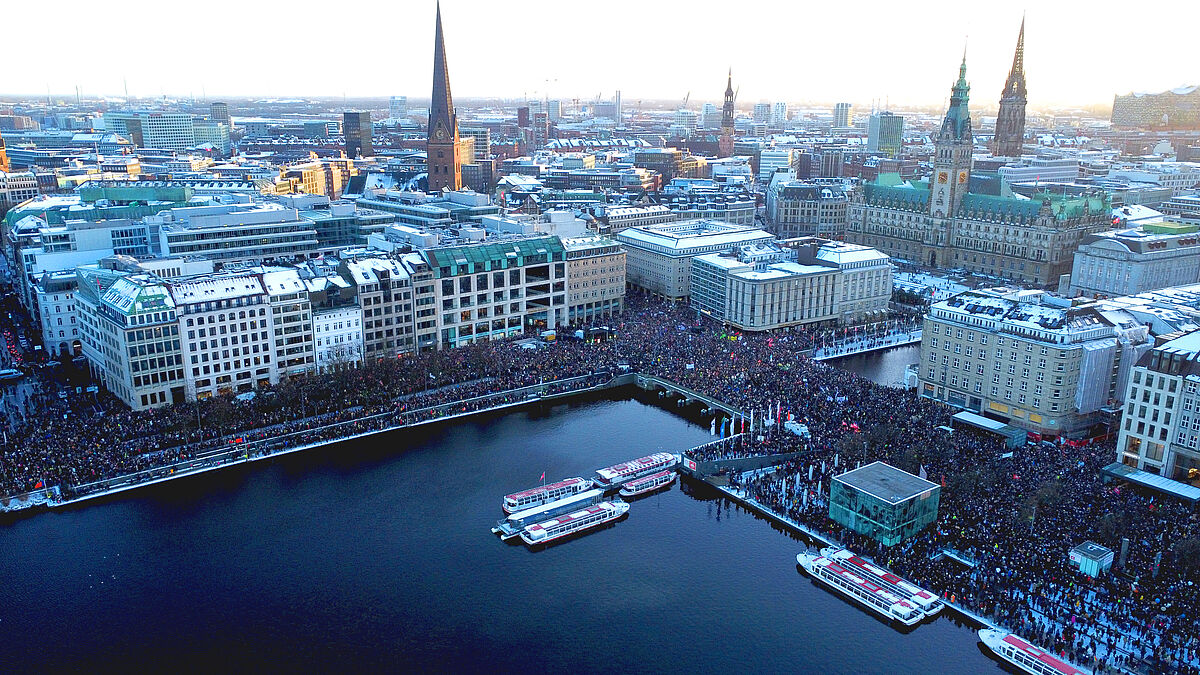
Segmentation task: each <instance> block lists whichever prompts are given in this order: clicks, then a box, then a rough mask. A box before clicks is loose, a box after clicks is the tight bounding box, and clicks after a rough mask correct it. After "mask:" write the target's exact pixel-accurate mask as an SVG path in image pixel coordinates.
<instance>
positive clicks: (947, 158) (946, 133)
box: [929, 53, 974, 218]
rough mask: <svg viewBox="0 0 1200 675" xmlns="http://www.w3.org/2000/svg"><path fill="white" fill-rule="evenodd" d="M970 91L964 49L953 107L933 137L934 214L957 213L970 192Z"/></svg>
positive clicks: (953, 92)
mask: <svg viewBox="0 0 1200 675" xmlns="http://www.w3.org/2000/svg"><path fill="white" fill-rule="evenodd" d="M970 92H971V86H970V85H969V84H967V56H966V54H965V53H964V54H963V61H962V65H961V66H959V68H958V81H957V82H955V83H954V87H953V88H952V89H951V91H950V108H949V109H948V110H946V117H945V119H943V120H942V127H941V129H939V130H938V133H937V136H935V137H934V141H933V145H934V151H933V178H931V179H930V183H931V184H932V185H933V187H932V188H931V189H932V190H933V192H932V194H931V195H930V199H929V213H930V215H932V216H933V217H935V218H942V217H945V216H949V215H953V214H955V213H958V205H959V204H961V203H962V199H963V197H964V196H965V195H966V194H967V185H968V183H969V182H970V177H971V151H972V149H973V148H974V141H973V137H972V135H971V111H970V109H969V108H968V107H967V102H968V97H969V96H970ZM934 179H936V182H935V180H934Z"/></svg>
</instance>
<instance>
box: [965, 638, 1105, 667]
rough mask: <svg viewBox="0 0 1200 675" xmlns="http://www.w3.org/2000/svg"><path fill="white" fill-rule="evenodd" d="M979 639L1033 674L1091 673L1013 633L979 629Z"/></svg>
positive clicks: (1002, 656) (1006, 659) (993, 650)
mask: <svg viewBox="0 0 1200 675" xmlns="http://www.w3.org/2000/svg"><path fill="white" fill-rule="evenodd" d="M979 639H980V640H982V641H983V644H985V645H987V648H988V649H990V650H992V653H993V654H995V655H996V656H998V657H1000V658H1001V659H1003V660H1004V661H1006V662H1008V663H1011V664H1012V665H1013V666H1016V667H1017V668H1020V669H1021V670H1023V671H1025V672H1027V673H1033V675H1092V671H1091V670H1089V669H1087V668H1080V667H1079V666H1077V665H1075V664H1073V663H1070V662H1068V661H1064V660H1062V659H1060V658H1059V657H1057V656H1055V655H1054V654H1051V653H1050V652H1048V651H1046V650H1045V649H1042V648H1041V647H1038V646H1036V645H1034V644H1032V643H1030V642H1028V641H1027V640H1025V639H1023V638H1020V637H1017V635H1016V634H1015V633H1009V632H1008V631H1004V630H999V629H996V628H981V629H979Z"/></svg>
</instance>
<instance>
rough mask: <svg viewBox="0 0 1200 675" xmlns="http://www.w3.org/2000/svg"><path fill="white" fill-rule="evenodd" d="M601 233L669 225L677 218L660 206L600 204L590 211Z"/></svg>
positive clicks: (673, 213) (667, 209)
mask: <svg viewBox="0 0 1200 675" xmlns="http://www.w3.org/2000/svg"><path fill="white" fill-rule="evenodd" d="M592 215H594V216H595V217H596V221H597V222H598V223H599V224H600V228H601V231H602V232H607V233H608V234H617V233H618V232H621V231H622V230H626V229H629V228H631V227H640V226H644V225H658V224H660V223H670V222H673V221H674V220H676V219H677V218H678V216H677V215H676V214H675V212H673V211H671V209H669V208H667V207H665V206H663V205H661V204H653V205H647V206H609V205H606V204H601V205H598V206H596V208H595V209H593V211H592Z"/></svg>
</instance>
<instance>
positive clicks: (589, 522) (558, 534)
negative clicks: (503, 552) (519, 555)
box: [521, 499, 629, 546]
mask: <svg viewBox="0 0 1200 675" xmlns="http://www.w3.org/2000/svg"><path fill="white" fill-rule="evenodd" d="M628 512H629V504H626V503H625V502H623V501H621V500H619V499H618V500H613V501H608V502H600V503H599V504H592V505H591V506H589V507H587V508H585V509H581V510H579V511H574V512H572V513H568V514H566V515H563V516H558V517H557V518H551V519H550V520H544V521H542V522H540V523H534V524H533V525H530V526H529V527H527V528H525V529H524V530H523V531H522V532H521V541H524V542H525V543H526V544H529V545H530V546H537V545H542V544H548V543H550V542H552V541H555V540H557V539H562V538H563V537H569V536H571V535H573V534H578V533H580V532H585V531H587V530H590V529H592V528H593V527H598V526H600V525H603V524H604V523H609V522H612V521H614V520H616V519H618V518H620V517H621V516H623V515H625V514H626V513H628Z"/></svg>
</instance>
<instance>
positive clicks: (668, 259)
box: [615, 219, 774, 300]
mask: <svg viewBox="0 0 1200 675" xmlns="http://www.w3.org/2000/svg"><path fill="white" fill-rule="evenodd" d="M615 238H616V239H617V241H619V242H621V245H623V246H624V247H625V251H626V254H627V255H626V259H625V269H626V276H627V280H628V282H629V283H630V284H633V285H635V286H639V287H641V288H644V289H645V290H647V291H649V292H651V293H654V294H656V295H660V296H662V297H664V298H667V299H669V300H681V299H684V298H686V297H688V295H690V293H691V277H692V259H693V258H695V257H696V256H698V255H703V254H705V253H718V252H721V251H727V250H730V249H733V248H737V247H740V246H744V245H747V244H754V243H768V242H770V241H771V240H773V239H774V237H772V236H771V234H770V233H769V232H765V231H763V230H759V229H756V228H754V227H753V226H748V225H733V224H730V223H725V222H721V221H715V220H699V219H696V220H684V221H680V222H676V223H665V224H662V225H652V226H643V227H632V228H629V229H626V230H624V231H622V232H620V233H619V234H617V235H616V236H615Z"/></svg>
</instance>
